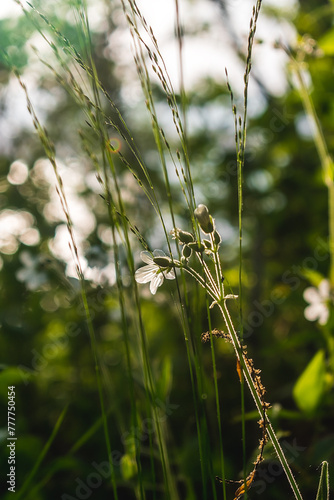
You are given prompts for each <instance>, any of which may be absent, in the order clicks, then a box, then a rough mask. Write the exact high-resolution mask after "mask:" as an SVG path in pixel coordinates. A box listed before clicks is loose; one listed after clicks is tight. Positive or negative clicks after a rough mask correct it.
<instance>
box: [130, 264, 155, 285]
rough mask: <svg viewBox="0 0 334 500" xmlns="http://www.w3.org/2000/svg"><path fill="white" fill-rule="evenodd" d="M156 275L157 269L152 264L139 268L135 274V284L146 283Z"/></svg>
mask: <svg viewBox="0 0 334 500" xmlns="http://www.w3.org/2000/svg"><path fill="white" fill-rule="evenodd" d="M156 274H157V267H156V265H154V264H151V265H148V266H144V267H141V268H140V269H137V271H136V272H135V280H136V281H137V283H148V282H149V281H151V280H152V279H153V278H154V276H155V275H156Z"/></svg>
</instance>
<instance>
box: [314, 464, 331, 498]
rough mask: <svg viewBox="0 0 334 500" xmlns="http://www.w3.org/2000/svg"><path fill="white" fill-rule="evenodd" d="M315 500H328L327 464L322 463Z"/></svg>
mask: <svg viewBox="0 0 334 500" xmlns="http://www.w3.org/2000/svg"><path fill="white" fill-rule="evenodd" d="M315 500H329V473H328V462H322V464H321V473H320V481H319V486H318V491H317V496H316V499H315Z"/></svg>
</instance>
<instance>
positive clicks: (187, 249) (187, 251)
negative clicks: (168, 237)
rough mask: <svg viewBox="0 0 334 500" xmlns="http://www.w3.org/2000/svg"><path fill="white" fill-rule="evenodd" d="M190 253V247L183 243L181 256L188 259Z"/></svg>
mask: <svg viewBox="0 0 334 500" xmlns="http://www.w3.org/2000/svg"><path fill="white" fill-rule="evenodd" d="M191 254H192V249H191V248H190V247H188V245H184V247H183V249H182V256H183V257H185V258H186V259H189V257H190V256H191Z"/></svg>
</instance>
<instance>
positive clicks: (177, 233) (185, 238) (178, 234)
mask: <svg viewBox="0 0 334 500" xmlns="http://www.w3.org/2000/svg"><path fill="white" fill-rule="evenodd" d="M171 233H172V236H173V238H175V239H177V240H179V241H180V242H181V243H185V244H187V243H191V242H192V241H194V237H193V235H192V234H191V233H188V232H187V231H182V229H179V228H175V229H173V230H172V231H171Z"/></svg>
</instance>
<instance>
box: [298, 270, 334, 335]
mask: <svg viewBox="0 0 334 500" xmlns="http://www.w3.org/2000/svg"><path fill="white" fill-rule="evenodd" d="M330 291H331V289H330V283H329V281H328V280H322V281H321V283H320V284H319V286H318V288H316V287H314V286H310V287H309V288H306V289H305V290H304V294H303V296H304V299H305V300H306V302H308V303H309V304H310V305H309V306H307V307H306V308H305V311H304V316H305V318H306V319H308V320H309V321H315V320H318V322H319V323H320V325H325V324H326V323H327V321H328V317H329V304H330V302H331V301H332V299H331V294H330Z"/></svg>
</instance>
